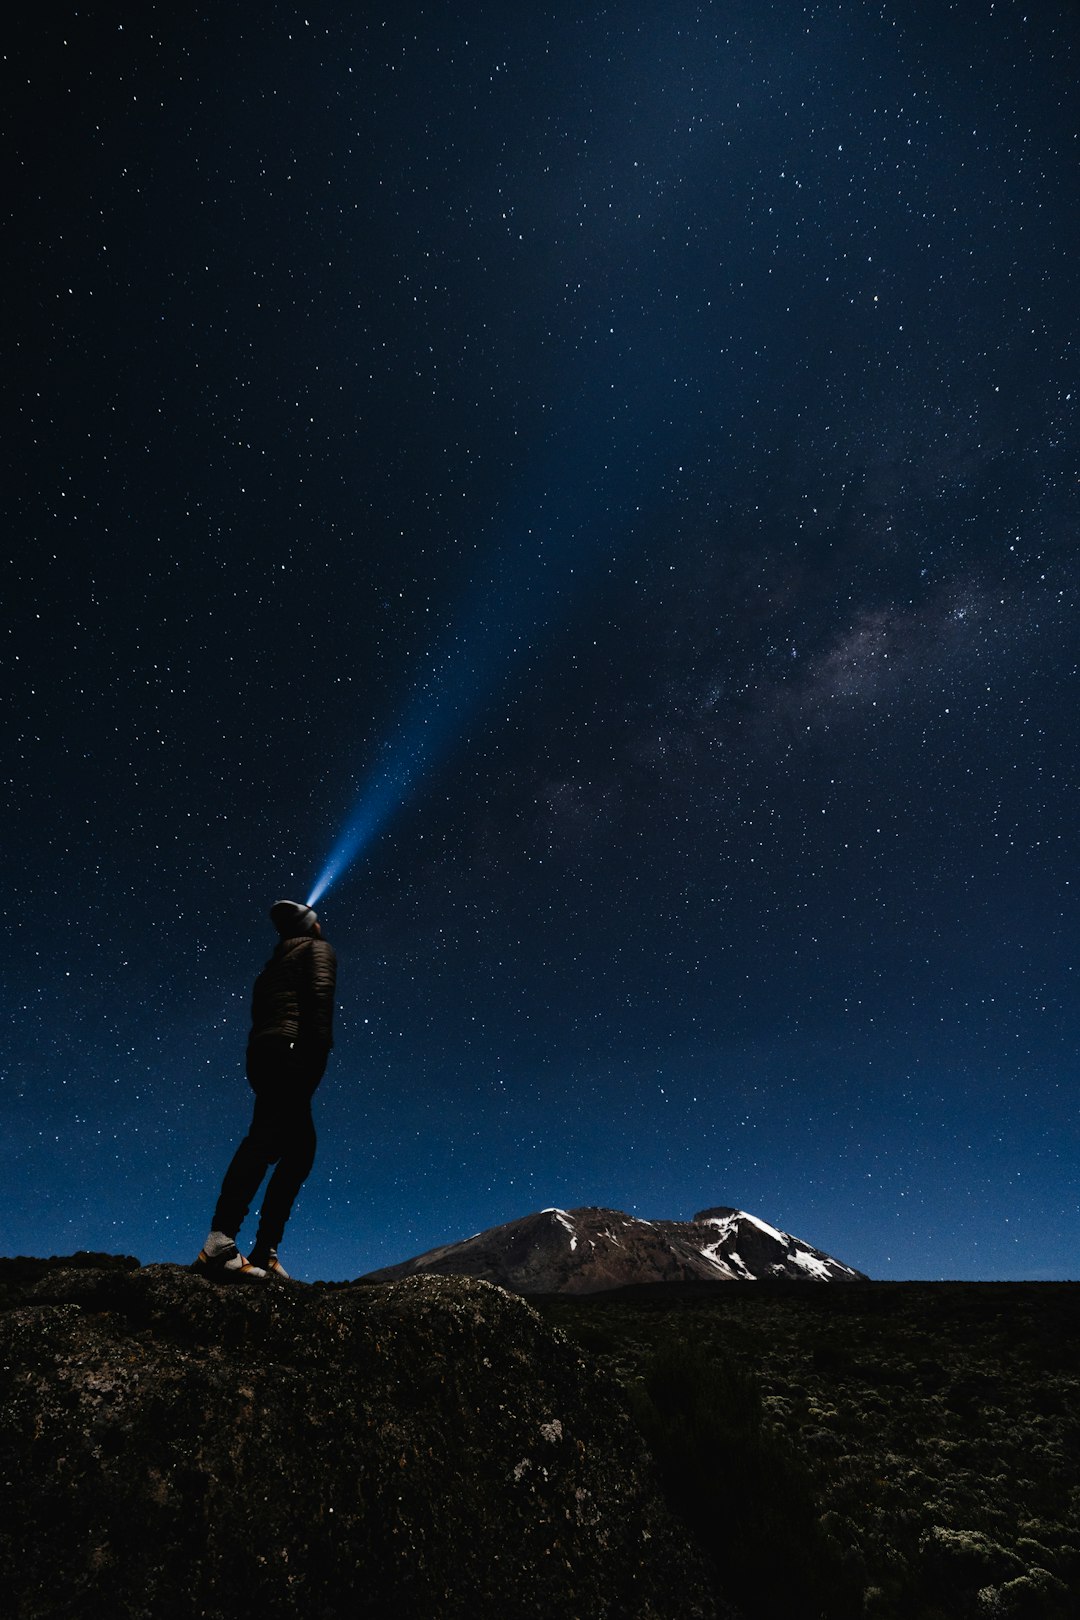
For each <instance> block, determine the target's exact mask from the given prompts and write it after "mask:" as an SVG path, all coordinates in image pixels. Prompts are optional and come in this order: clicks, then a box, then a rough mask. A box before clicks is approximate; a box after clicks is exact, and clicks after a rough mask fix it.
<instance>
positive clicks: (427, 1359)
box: [0, 1261, 720, 1620]
mask: <svg viewBox="0 0 1080 1620" xmlns="http://www.w3.org/2000/svg"><path fill="white" fill-rule="evenodd" d="M133 1264H134V1263H132V1262H128V1263H124V1262H121V1263H118V1264H113V1265H109V1264H106V1263H98V1264H92V1263H91V1264H85V1263H84V1264H83V1265H82V1266H81V1267H79V1268H76V1267H74V1266H71V1265H53V1266H51V1267H50V1266H47V1265H44V1264H41V1263H36V1262H29V1261H19V1262H7V1263H3V1262H0V1306H2V1309H0V1378H2V1383H3V1388H2V1398H3V1403H4V1422H3V1427H2V1430H0V1590H2V1591H3V1594H4V1612H5V1614H8V1615H12V1616H19V1617H24V1620H30V1617H39V1616H40V1617H44V1616H49V1617H52V1616H56V1615H65V1616H98V1615H103V1614H107V1615H111V1616H121V1617H146V1620H168V1617H173V1616H175V1617H177V1620H181V1617H184V1620H186V1617H194V1616H200V1617H208V1620H214V1617H219V1620H237V1617H240V1616H248V1615H251V1616H256V1615H257V1616H259V1617H260V1620H270V1617H273V1616H304V1617H305V1620H309V1617H312V1616H318V1617H319V1620H337V1617H342V1620H344V1617H346V1616H349V1617H354V1616H355V1617H361V1616H362V1617H364V1620H382V1617H387V1620H389V1617H391V1616H392V1617H393V1620H411V1617H416V1620H441V1617H443V1616H446V1617H455V1616H461V1617H462V1620H464V1617H468V1620H485V1617H490V1620H496V1617H498V1620H508V1617H515V1620H518V1617H520V1620H527V1617H532V1616H535V1617H536V1620H553V1617H555V1616H558V1617H564V1616H565V1617H567V1620H571V1617H578V1620H593V1617H596V1620H600V1617H607V1620H631V1617H637V1620H691V1617H695V1620H710V1617H714V1616H716V1615H717V1614H718V1613H719V1612H720V1611H719V1609H718V1606H717V1603H716V1601H714V1599H713V1597H712V1596H711V1595H710V1591H709V1587H708V1582H707V1578H706V1576H705V1574H704V1571H703V1569H702V1566H701V1564H700V1562H699V1560H698V1558H697V1557H696V1555H695V1554H694V1552H693V1551H692V1550H691V1548H690V1546H689V1544H688V1540H687V1537H686V1535H685V1533H684V1532H683V1531H682V1529H681V1528H680V1527H679V1526H678V1525H677V1524H676V1523H675V1521H674V1520H672V1519H671V1518H670V1516H669V1514H668V1512H667V1509H666V1508H665V1506H664V1504H663V1502H662V1500H661V1499H660V1497H659V1496H658V1494H657V1490H656V1486H655V1482H654V1476H653V1471H652V1465H651V1463H650V1461H649V1459H648V1457H647V1454H646V1453H645V1452H644V1449H643V1447H642V1444H641V1442H640V1440H639V1439H638V1436H637V1433H636V1431H635V1430H634V1429H633V1428H632V1427H631V1425H630V1422H629V1420H628V1418H627V1416H626V1414H625V1410H624V1408H623V1405H622V1402H621V1398H620V1396H619V1394H618V1391H617V1388H616V1386H615V1385H614V1384H612V1383H610V1382H608V1381H607V1379H606V1378H605V1377H603V1376H602V1375H601V1374H600V1373H599V1372H598V1371H597V1370H596V1369H595V1368H594V1367H593V1366H592V1365H591V1364H590V1363H588V1362H586V1361H585V1360H584V1359H583V1357H582V1355H581V1354H580V1353H579V1352H578V1351H577V1350H575V1349H573V1348H572V1347H571V1346H570V1345H569V1344H568V1343H567V1342H566V1341H565V1340H564V1339H563V1338H562V1337H561V1336H560V1335H559V1334H558V1333H557V1332H556V1331H555V1330H553V1329H551V1328H549V1327H547V1326H546V1325H545V1324H544V1323H543V1322H542V1321H541V1319H540V1318H539V1316H538V1315H537V1314H536V1313H535V1312H534V1311H533V1309H532V1308H531V1307H530V1306H529V1305H528V1304H526V1303H525V1302H524V1301H523V1300H521V1299H518V1298H515V1297H513V1296H512V1295H510V1294H507V1293H505V1292H504V1291H503V1290H501V1289H499V1288H496V1287H492V1286H491V1285H489V1284H487V1283H485V1282H481V1281H476V1280H474V1279H470V1278H444V1277H435V1276H422V1277H416V1278H412V1279H409V1280H407V1281H405V1282H401V1283H396V1284H392V1285H387V1286H380V1287H371V1286H364V1285H359V1284H345V1285H330V1286H326V1287H319V1286H315V1287H305V1286H303V1285H268V1286H263V1287H258V1286H255V1285H251V1284H233V1285H232V1286H231V1287H220V1286H215V1285H214V1284H212V1283H209V1282H207V1281H205V1280H204V1279H202V1278H198V1277H195V1276H192V1275H190V1274H189V1273H187V1272H186V1271H184V1270H182V1269H181V1268H179V1267H176V1266H147V1267H144V1268H141V1269H132V1266H133Z"/></svg>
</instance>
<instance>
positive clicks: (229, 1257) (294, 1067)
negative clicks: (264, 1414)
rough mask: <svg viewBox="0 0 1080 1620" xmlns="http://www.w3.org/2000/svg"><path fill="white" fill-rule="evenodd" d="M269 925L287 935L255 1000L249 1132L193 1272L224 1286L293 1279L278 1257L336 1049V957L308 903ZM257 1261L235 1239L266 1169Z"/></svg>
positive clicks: (281, 904) (280, 908)
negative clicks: (314, 1108) (314, 1110)
mask: <svg viewBox="0 0 1080 1620" xmlns="http://www.w3.org/2000/svg"><path fill="white" fill-rule="evenodd" d="M270 920H271V922H272V923H273V924H274V927H275V928H276V929H277V931H278V934H279V935H280V942H279V944H278V946H277V949H276V950H275V951H274V954H273V956H272V957H271V958H270V960H269V961H268V962H267V964H266V966H265V967H264V968H263V970H262V972H261V973H260V974H259V977H258V978H257V979H256V980H255V989H254V991H253V993H252V997H251V1034H250V1035H249V1036H248V1047H247V1077H248V1080H249V1082H250V1084H251V1089H252V1090H253V1091H254V1093H255V1111H254V1114H253V1116H252V1121H251V1129H250V1130H249V1132H248V1134H247V1135H246V1136H245V1138H244V1140H243V1141H242V1142H241V1143H240V1146H239V1147H238V1148H237V1150H236V1153H235V1154H234V1155H233V1161H232V1163H231V1164H230V1165H229V1168H228V1170H227V1171H226V1172H225V1180H224V1181H223V1182H222V1184H221V1194H220V1196H219V1198H218V1201H217V1208H216V1209H215V1211H214V1220H213V1226H212V1228H211V1231H210V1236H209V1237H208V1238H207V1240H206V1242H205V1244H204V1245H203V1248H202V1251H201V1253H200V1254H199V1257H198V1259H197V1260H196V1261H195V1264H194V1266H193V1267H192V1269H193V1270H194V1271H198V1272H201V1273H202V1274H203V1275H204V1276H206V1277H213V1278H216V1279H218V1280H219V1281H222V1282H231V1281H233V1280H240V1279H242V1280H244V1281H253V1282H263V1281H265V1280H266V1279H267V1278H270V1277H276V1278H279V1279H282V1280H287V1279H288V1275H289V1274H288V1272H287V1271H286V1270H285V1268H284V1266H283V1265H282V1264H281V1261H280V1260H279V1259H278V1255H277V1246H278V1244H279V1243H280V1242H281V1237H282V1233H283V1232H284V1230H285V1223H286V1221H287V1220H288V1219H289V1212H290V1210H291V1209H292V1206H293V1201H294V1199H295V1198H296V1195H297V1193H298V1192H299V1191H300V1188H301V1187H302V1186H303V1184H304V1181H305V1180H306V1179H307V1175H308V1172H309V1171H310V1169H311V1166H312V1164H313V1163H314V1159H315V1125H314V1122H313V1120H312V1117H311V1099H312V1096H313V1094H314V1092H315V1088H316V1086H317V1085H318V1084H319V1081H320V1080H321V1079H322V1077H323V1071H324V1070H325V1068H326V1060H327V1058H328V1056H329V1054H330V1048H331V1047H332V1046H333V1044H334V1035H333V1021H334V985H335V982H336V979H337V957H336V955H335V953H334V947H333V946H332V945H331V944H330V942H329V940H325V939H324V938H323V935H322V928H321V926H320V924H319V919H318V917H317V916H316V915H315V913H314V911H313V910H312V909H311V907H310V906H302V905H299V904H298V903H297V902H296V901H295V900H279V901H278V902H277V903H276V904H275V905H274V906H272V907H271V908H270ZM271 1164H276V1169H275V1170H274V1173H273V1175H272V1176H271V1177H270V1181H269V1184H268V1186H267V1189H266V1195H265V1197H264V1198H263V1204H262V1210H261V1212H260V1215H259V1226H258V1230H257V1232H256V1234H255V1246H254V1248H253V1249H252V1251H251V1254H250V1257H249V1258H248V1259H246V1260H245V1258H244V1256H243V1255H242V1254H241V1253H240V1252H239V1250H238V1249H237V1247H236V1236H237V1233H238V1232H239V1230H240V1228H241V1226H242V1225H243V1223H244V1217H245V1216H246V1215H247V1212H248V1209H249V1208H250V1205H251V1201H252V1199H253V1198H254V1197H255V1194H256V1193H257V1192H258V1190H259V1187H260V1186H261V1184H262V1179H263V1177H264V1176H265V1174H266V1172H267V1169H268V1168H269V1166H270V1165H271Z"/></svg>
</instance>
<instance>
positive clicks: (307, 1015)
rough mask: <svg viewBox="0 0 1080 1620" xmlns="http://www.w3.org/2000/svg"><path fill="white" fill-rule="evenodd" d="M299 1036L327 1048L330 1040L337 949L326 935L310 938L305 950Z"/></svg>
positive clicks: (332, 1040) (313, 1044)
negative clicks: (322, 937)
mask: <svg viewBox="0 0 1080 1620" xmlns="http://www.w3.org/2000/svg"><path fill="white" fill-rule="evenodd" d="M304 954H305V956H306V957H307V961H306V963H305V964H304V965H305V977H306V983H305V986H304V998H303V1009H302V1016H301V1020H300V1039H301V1041H303V1042H304V1043H305V1045H307V1044H310V1045H312V1046H319V1047H322V1048H323V1049H324V1050H326V1051H329V1050H330V1048H331V1047H332V1046H333V1044H334V987H335V985H336V984H337V953H336V952H335V950H334V947H333V946H332V945H331V944H330V942H329V940H326V939H313V940H312V942H311V944H310V946H309V947H308V949H307V951H306V952H305V953H304Z"/></svg>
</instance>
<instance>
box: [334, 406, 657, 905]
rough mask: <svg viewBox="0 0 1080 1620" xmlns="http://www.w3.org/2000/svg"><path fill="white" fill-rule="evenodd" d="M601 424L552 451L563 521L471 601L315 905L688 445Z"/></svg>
mask: <svg viewBox="0 0 1080 1620" xmlns="http://www.w3.org/2000/svg"><path fill="white" fill-rule="evenodd" d="M582 414H585V413H582ZM593 423H594V425H593V428H592V434H591V440H592V442H591V444H590V443H589V438H588V436H586V435H583V434H581V433H580V432H577V431H575V429H568V430H567V431H565V432H564V433H563V434H561V435H560V436H559V443H558V445H557V446H555V447H552V448H553V449H557V454H555V455H554V457H553V458H552V459H553V461H554V463H555V464H556V465H558V467H559V479H558V488H557V492H556V499H557V502H558V506H559V508H560V509H561V510H560V512H558V513H551V514H550V515H548V516H547V520H546V521H537V522H535V523H533V524H532V525H531V526H530V527H528V528H524V525H523V529H524V532H523V533H521V537H520V538H519V539H518V540H517V542H516V544H515V545H514V546H513V547H512V548H509V547H505V546H504V547H500V548H498V549H497V550H496V552H495V556H494V559H493V561H492V564H491V565H490V567H489V569H488V572H487V575H486V577H482V579H481V580H480V581H479V582H478V583H477V584H476V585H474V587H473V588H472V589H471V590H470V591H469V592H467V593H466V596H465V598H464V599H463V604H462V608H461V610H460V611H459V613H458V615H457V618H456V620H454V621H452V625H451V628H450V630H449V632H448V634H447V635H446V637H445V639H444V641H443V642H442V644H441V645H440V647H439V648H438V650H437V651H436V653H435V654H434V655H433V657H432V659H431V663H430V665H429V667H428V670H427V673H426V674H425V675H424V676H423V677H422V678H421V679H420V680H419V681H418V682H417V684H416V686H415V687H414V689H413V691H412V692H411V694H410V695H409V697H408V698H407V699H406V701H405V703H404V705H403V707H402V709H401V711H400V713H399V715H398V718H397V721H396V722H395V724H394V725H393V726H392V727H391V728H390V731H389V734H388V738H387V741H386V742H385V743H384V744H383V745H382V747H381V748H380V749H379V753H378V757H377V759H376V761H375V762H374V764H373V765H372V767H371V769H370V770H369V771H368V773H367V775H366V777H365V778H364V779H363V783H362V786H361V789H360V793H359V796H358V799H357V804H356V809H355V811H354V812H353V814H352V816H351V817H350V819H349V820H348V822H347V823H346V825H345V828H344V830H343V832H342V834H341V837H340V838H339V839H338V841H337V843H336V844H335V845H334V847H333V849H332V850H331V852H330V855H329V857H328V859H327V861H326V864H325V866H324V867H323V869H322V871H321V873H320V874H319V877H318V878H317V880H316V882H315V886H314V887H313V889H312V891H311V893H310V894H309V896H308V904H309V905H312V906H313V905H315V903H316V901H318V900H319V899H320V898H321V897H322V895H324V894H325V893H326V891H327V889H329V888H330V887H331V885H332V884H333V883H335V882H336V881H337V879H338V878H339V877H340V876H341V875H342V873H343V872H345V871H346V870H347V868H348V867H349V866H351V865H352V863H353V862H354V861H355V860H357V859H358V857H359V856H361V855H362V854H363V853H364V852H365V851H366V850H367V849H368V848H369V847H370V845H371V844H372V842H373V841H374V839H375V838H377V837H378V835H379V834H380V833H381V832H382V831H383V829H384V828H385V826H386V824H387V823H388V822H389V821H390V819H391V818H392V817H393V816H394V815H395V814H396V813H397V812H398V811H399V810H400V809H401V808H402V806H403V805H404V804H405V802H406V801H407V799H408V798H409V796H410V794H411V793H412V792H413V791H414V789H415V788H416V786H417V784H418V783H419V782H420V781H421V779H422V778H423V777H425V776H427V775H428V774H430V772H431V771H432V770H433V769H434V768H435V767H436V766H437V765H438V764H439V763H440V762H441V761H442V760H443V759H444V758H445V756H446V755H447V754H448V753H449V752H450V751H451V749H452V748H453V747H454V746H455V745H456V744H457V743H458V741H459V740H461V739H462V738H463V737H464V736H465V735H466V733H467V732H468V730H469V729H470V727H471V726H473V725H474V724H475V723H476V722H478V720H479V719H480V718H481V717H482V715H483V712H484V711H485V710H486V709H487V708H489V706H490V704H491V703H492V702H493V701H494V700H495V699H496V698H497V697H498V696H499V694H500V692H501V691H502V690H503V688H504V686H505V684H506V681H507V678H508V677H509V675H510V674H511V672H512V671H513V669H514V668H515V666H517V665H519V664H520V663H521V662H522V661H523V660H524V659H525V658H526V656H527V655H528V653H529V652H530V651H531V650H532V648H533V647H534V646H535V644H536V642H537V640H538V639H539V637H540V635H541V633H542V632H543V631H544V630H545V629H547V628H549V627H550V626H551V625H552V624H553V622H554V621H555V620H556V619H557V618H561V617H563V616H564V615H565V613H567V612H568V611H569V608H570V606H571V604H572V602H573V601H574V600H575V599H576V598H577V596H578V595H579V594H580V592H581V590H582V589H583V588H584V587H585V586H586V585H587V583H588V582H589V581H590V580H591V579H592V578H593V577H594V576H595V574H596V572H597V570H598V568H599V566H600V564H602V563H603V562H604V561H605V559H607V558H609V557H610V555H611V546H612V542H613V540H614V538H615V537H616V536H618V535H622V534H625V533H626V531H627V530H628V529H629V528H631V527H632V520H633V515H634V513H635V512H636V511H637V510H638V509H639V507H640V501H641V495H642V489H643V486H645V485H647V484H648V483H651V482H652V481H653V477H652V475H653V474H654V472H655V469H656V464H657V462H666V461H668V460H669V459H670V458H671V457H673V456H674V454H675V451H676V449H677V447H678V443H681V442H682V435H681V433H680V432H679V430H678V429H677V428H676V427H675V425H674V422H673V421H672V420H671V419H670V418H669V421H668V424H667V428H668V431H666V432H661V433H658V432H657V431H655V427H654V429H653V431H651V432H649V433H647V434H645V435H644V441H645V442H644V443H643V442H642V434H641V424H640V423H634V424H629V423H626V424H625V425H620V426H619V427H618V428H616V429H615V431H614V432H612V431H611V428H610V424H609V425H608V431H606V432H604V431H601V432H599V433H598V432H597V428H596V426H595V418H593ZM576 426H577V424H575V428H576ZM631 426H632V427H633V428H634V429H636V431H635V433H634V440H635V442H634V443H633V445H632V446H631V444H630V443H629V442H627V441H628V440H629V436H630V428H631ZM619 440H622V441H623V442H622V443H621V444H620V443H619V442H618V441H619ZM673 441H678V443H676V442H673ZM631 449H632V450H633V454H632V455H631V454H630V453H629V452H630V450H631ZM669 452H670V456H669V454H668V453H669ZM544 459H545V461H547V460H548V458H547V457H545V458H544ZM549 464H550V463H549ZM615 475H617V477H618V481H619V482H620V483H621V484H622V486H623V492H622V498H621V499H620V500H618V501H616V500H615V499H614V498H613V497H612V496H611V495H610V494H609V489H608V486H609V485H610V483H611V482H612V481H613V477H614V476H615ZM551 501H552V497H551V496H550V494H549V492H548V491H547V490H545V489H543V488H540V489H538V490H537V491H536V496H535V500H534V501H533V502H528V503H522V504H524V505H526V506H528V505H531V506H532V509H533V510H534V511H537V512H538V514H539V516H540V518H541V519H542V518H543V516H544V513H545V508H548V507H549V506H550V505H551Z"/></svg>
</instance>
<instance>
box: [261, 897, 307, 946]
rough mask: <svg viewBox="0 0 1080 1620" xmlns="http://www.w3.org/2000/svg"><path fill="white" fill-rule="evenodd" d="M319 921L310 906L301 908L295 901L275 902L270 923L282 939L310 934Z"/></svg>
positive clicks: (271, 910)
mask: <svg viewBox="0 0 1080 1620" xmlns="http://www.w3.org/2000/svg"><path fill="white" fill-rule="evenodd" d="M318 920H319V919H318V917H317V916H316V915H315V913H314V911H313V910H312V908H311V907H310V906H301V905H299V904H298V903H297V902H296V901H295V900H275V902H274V904H273V905H272V906H271V907H270V921H271V922H272V923H273V925H274V927H275V928H276V929H277V931H278V933H279V934H280V935H281V937H282V939H291V938H292V936H293V935H294V934H310V933H311V930H312V929H313V928H314V926H315V924H316V923H317V922H318Z"/></svg>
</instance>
